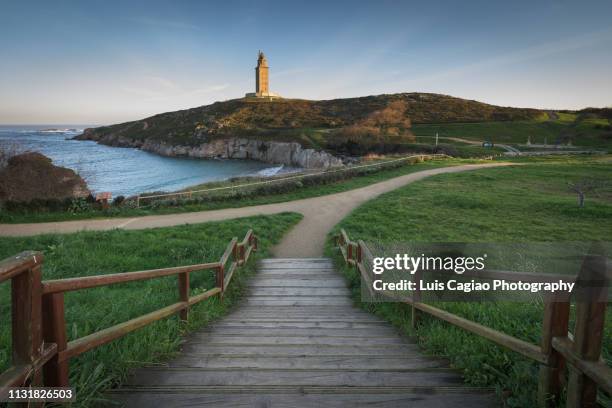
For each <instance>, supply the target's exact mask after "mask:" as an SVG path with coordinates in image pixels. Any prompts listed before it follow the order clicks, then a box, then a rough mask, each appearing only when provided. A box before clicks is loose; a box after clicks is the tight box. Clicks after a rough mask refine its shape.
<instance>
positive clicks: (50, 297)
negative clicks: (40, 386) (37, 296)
mask: <svg viewBox="0 0 612 408" xmlns="http://www.w3.org/2000/svg"><path fill="white" fill-rule="evenodd" d="M43 306H44V308H43V311H44V319H43V323H44V325H43V336H44V340H45V342H49V343H55V344H56V345H57V351H58V354H57V355H55V356H53V358H52V359H51V361H50V362H49V364H46V365H45V367H44V378H45V386H47V387H67V386H68V380H69V378H68V377H69V376H68V374H69V373H68V361H60V355H62V354H63V353H64V352H65V351H66V349H67V347H68V338H67V336H66V317H65V311H64V294H63V293H49V294H46V295H44V296H43Z"/></svg>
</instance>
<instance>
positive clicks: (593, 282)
mask: <svg viewBox="0 0 612 408" xmlns="http://www.w3.org/2000/svg"><path fill="white" fill-rule="evenodd" d="M597 249H598V248H597ZM597 249H596V250H595V251H592V252H591V254H590V255H587V256H586V258H585V260H584V262H583V264H582V268H581V270H580V276H579V277H578V281H577V283H576V286H577V287H578V288H577V290H578V292H577V293H576V296H577V299H576V326H575V328H574V352H575V353H576V355H577V356H578V357H579V358H580V359H582V360H585V361H598V360H599V358H600V356H601V345H602V339H603V330H604V322H605V314H606V307H607V296H608V284H609V282H608V279H607V276H606V272H607V271H606V269H607V268H606V262H607V259H606V257H604V256H601V255H593V253H598V252H599V251H597ZM568 365H569V367H568V368H569V381H568V386H567V406H568V408H569V407H571V408H574V407H575V408H579V407H580V408H591V407H596V406H597V383H596V382H595V381H593V380H592V379H590V378H589V377H588V376H586V375H584V374H583V373H582V372H580V371H579V370H577V369H576V368H574V367H572V365H571V364H568Z"/></svg>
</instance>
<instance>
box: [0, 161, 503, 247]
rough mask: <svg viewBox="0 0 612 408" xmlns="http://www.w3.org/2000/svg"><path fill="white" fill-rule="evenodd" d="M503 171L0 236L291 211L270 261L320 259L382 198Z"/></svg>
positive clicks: (21, 227)
mask: <svg viewBox="0 0 612 408" xmlns="http://www.w3.org/2000/svg"><path fill="white" fill-rule="evenodd" d="M507 165H511V163H490V164H466V165H462V166H454V167H443V168H438V169H431V170H424V171H419V172H416V173H411V174H407V175H404V176H400V177H395V178H392V179H389V180H385V181H381V182H379V183H375V184H371V185H369V186H365V187H362V188H358V189H355V190H349V191H345V192H342V193H336V194H330V195H325V196H321V197H312V198H306V199H302V200H295V201H288V202H285V203H275V204H265V205H257V206H252V207H242V208H227V209H222V210H213V211H200V212H192V213H182V214H168V215H149V216H145V217H137V218H110V219H101V220H79V221H64V222H49V223H38V224H0V236H27V235H36V234H45V233H70V232H76V231H82V230H99V231H102V230H111V229H115V228H121V229H127V230H136V229H144V228H156V227H169V226H174V225H182V224H195V223H201V222H207V221H218V220H226V219H231V218H239V217H248V216H252V215H261V214H277V213H279V212H284V211H292V212H298V213H301V214H303V215H304V219H303V220H302V221H300V222H299V223H298V224H297V225H296V226H295V227H294V228H293V229H292V230H291V231H289V233H288V234H287V235H285V237H284V238H283V240H282V241H281V242H280V244H279V245H277V246H276V247H275V248H273V254H274V256H276V257H279V258H308V257H319V256H321V255H322V254H323V245H324V242H325V237H326V236H327V233H328V232H329V230H330V229H331V228H332V227H333V226H334V225H336V224H337V223H338V222H340V220H342V219H343V218H344V217H346V216H347V215H348V214H349V213H350V212H351V211H352V210H353V209H354V208H356V207H358V206H359V205H361V204H362V203H364V202H366V201H368V200H370V199H372V198H375V197H377V196H378V195H380V194H383V193H386V192H388V191H392V190H395V189H396V188H398V187H402V186H404V185H406V184H409V183H412V182H414V181H417V180H421V179H424V178H426V177H429V176H433V175H436V174H444V173H457V172H462V171H467V170H474V169H481V168H487V167H497V166H507Z"/></svg>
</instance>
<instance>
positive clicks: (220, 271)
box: [216, 265, 225, 296]
mask: <svg viewBox="0 0 612 408" xmlns="http://www.w3.org/2000/svg"><path fill="white" fill-rule="evenodd" d="M224 272H225V266H224V265H219V266H218V267H217V276H216V278H217V279H216V281H217V282H216V286H217V287H218V288H220V289H221V296H223V292H224V291H225V288H224V287H223V280H224V277H223V275H224Z"/></svg>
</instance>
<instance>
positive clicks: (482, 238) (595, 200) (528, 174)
mask: <svg viewBox="0 0 612 408" xmlns="http://www.w3.org/2000/svg"><path fill="white" fill-rule="evenodd" d="M517 161H520V160H517ZM522 163H523V165H521V166H513V167H504V168H495V169H483V170H477V171H470V172H465V173H456V174H445V175H439V176H435V177H431V178H428V179H425V180H422V181H419V182H417V183H413V184H411V185H408V186H406V187H403V188H401V189H398V190H396V191H394V192H391V193H387V194H385V195H383V196H381V197H379V198H378V199H375V200H372V201H369V202H368V203H366V204H364V205H363V206H361V207H359V208H358V209H357V210H355V211H354V212H353V213H352V214H351V215H350V216H348V217H347V218H346V219H344V220H343V221H342V222H341V223H340V224H339V225H338V226H336V228H335V230H334V232H337V231H338V230H339V228H340V227H342V228H345V229H346V231H347V232H348V234H349V235H350V237H351V239H353V240H357V239H363V240H364V241H366V242H368V241H369V242H373V241H377V242H387V243H390V242H398V241H399V242H408V241H415V242H436V241H437V242H452V241H456V242H534V241H592V240H604V241H605V240H609V239H610V236H611V235H610V232H611V231H612V185H609V186H608V187H607V189H603V190H602V191H601V194H600V196H599V197H588V198H587V201H586V206H585V208H582V209H580V208H578V205H577V200H576V197H575V196H574V194H573V193H571V192H570V191H569V190H568V188H567V186H566V182H567V181H570V180H578V179H580V178H582V177H589V178H596V179H601V180H609V179H610V174H612V173H611V171H612V161H610V157H609V156H608V157H607V158H579V157H574V158H567V157H565V158H550V159H544V160H540V161H538V160H535V159H528V160H522ZM330 245H331V244H330ZM328 252H329V253H330V254H331V253H333V254H334V257H335V259H336V260H338V262H340V259H341V258H340V257H339V256H338V254H337V252H336V251H335V250H333V249H332V248H331V246H328ZM343 270H344V273H345V274H346V276H347V278H348V279H349V282H351V285H352V287H353V288H354V291H355V295H356V298H357V299H358V298H359V293H360V292H359V285H360V282H359V278H358V276H357V274H356V272H355V270H354V268H343ZM362 305H363V306H364V307H365V308H367V309H368V310H370V311H372V312H374V313H377V314H379V315H380V316H382V317H384V318H386V319H388V320H389V321H391V322H393V323H394V324H396V325H397V326H399V327H400V328H401V329H402V330H404V331H406V332H407V333H409V334H411V335H413V336H416V337H417V338H418V339H419V342H420V343H421V344H422V346H423V347H424V349H425V350H426V352H428V353H431V354H435V355H445V356H448V357H449V358H450V360H451V362H452V364H453V366H455V367H457V368H459V369H461V370H462V371H463V373H464V375H465V378H466V381H467V382H468V383H470V384H474V385H481V386H485V385H486V386H495V387H496V388H497V390H498V391H499V393H500V394H503V395H505V396H506V397H507V400H506V402H507V404H508V405H509V406H513V407H527V406H535V398H536V397H535V396H536V387H537V375H538V366H537V364H535V363H533V362H531V361H529V360H527V359H525V358H522V357H520V356H519V355H518V354H516V353H513V352H510V351H506V350H504V349H503V348H501V347H497V346H495V345H493V344H492V343H490V342H488V341H487V340H484V339H481V338H479V337H477V336H474V335H472V334H469V333H468V332H465V331H463V330H461V329H459V328H456V327H453V326H450V325H448V324H446V323H443V322H441V321H438V320H436V319H433V318H425V319H424V320H423V322H422V324H421V325H420V326H419V327H418V329H417V331H416V333H415V332H414V331H412V329H411V328H410V327H409V326H410V325H409V322H410V318H409V313H408V308H407V307H405V306H404V305H400V304H397V303H384V304H381V303H379V304H362ZM439 306H441V307H443V308H444V309H446V310H449V311H451V312H453V313H455V314H458V315H460V316H464V317H466V318H468V319H470V320H474V321H476V322H479V323H481V324H484V325H486V326H489V327H492V328H494V329H497V330H500V331H502V332H504V333H507V334H510V335H513V336H516V337H518V338H521V339H523V340H526V341H529V342H532V343H534V344H539V340H540V333H541V321H542V311H543V303H542V302H541V300H540V301H538V300H534V301H533V302H532V303H522V304H517V303H511V304H509V303H490V302H489V303H486V304H485V303H444V304H442V305H439ZM604 343H605V344H604V358H606V359H607V361H608V363H611V362H612V360H611V359H612V310H609V312H608V314H607V322H606V334H605V336H604Z"/></svg>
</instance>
